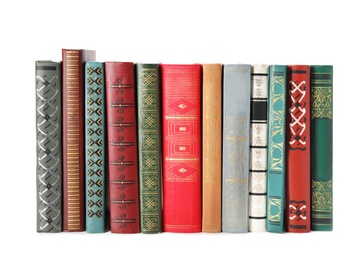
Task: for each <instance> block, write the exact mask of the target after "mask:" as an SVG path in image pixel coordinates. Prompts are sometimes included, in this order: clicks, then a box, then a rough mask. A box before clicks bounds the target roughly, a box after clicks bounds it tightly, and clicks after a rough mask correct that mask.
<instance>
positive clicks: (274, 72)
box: [266, 65, 287, 233]
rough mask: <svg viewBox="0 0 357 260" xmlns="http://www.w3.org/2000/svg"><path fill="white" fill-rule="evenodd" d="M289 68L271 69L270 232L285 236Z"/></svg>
mask: <svg viewBox="0 0 357 260" xmlns="http://www.w3.org/2000/svg"><path fill="white" fill-rule="evenodd" d="M286 81H287V66H286V65H271V66H270V68H269V95H268V115H269V118H268V165H267V169H268V177H267V178H268V180H267V227H266V228H267V231H268V232H275V233H282V232H284V224H285V222H284V217H285V216H284V211H285V133H286V129H285V127H286Z"/></svg>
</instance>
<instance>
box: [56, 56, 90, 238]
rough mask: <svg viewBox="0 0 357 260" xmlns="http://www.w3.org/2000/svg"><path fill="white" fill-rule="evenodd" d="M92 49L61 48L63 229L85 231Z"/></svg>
mask: <svg viewBox="0 0 357 260" xmlns="http://www.w3.org/2000/svg"><path fill="white" fill-rule="evenodd" d="M88 60H95V51H92V50H83V49H79V50H76V49H62V72H63V75H62V80H63V97H62V109H63V115H62V120H63V133H62V141H63V146H62V149H63V151H62V152H63V231H85V203H84V200H85V198H84V197H85V196H84V185H85V184H84V181H85V176H84V139H85V138H84V62H85V61H88Z"/></svg>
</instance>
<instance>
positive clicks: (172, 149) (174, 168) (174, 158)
mask: <svg viewBox="0 0 357 260" xmlns="http://www.w3.org/2000/svg"><path fill="white" fill-rule="evenodd" d="M160 68H161V75H162V79H161V80H162V99H163V102H162V131H163V135H162V146H163V230H164V231H165V232H182V233H185V232H186V233H189V232H201V231H202V211H201V195H202V194H201V179H202V173H201V76H202V71H201V70H202V68H201V65H199V64H179V65H176V64H161V65H160Z"/></svg>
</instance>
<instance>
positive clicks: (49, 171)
mask: <svg viewBox="0 0 357 260" xmlns="http://www.w3.org/2000/svg"><path fill="white" fill-rule="evenodd" d="M61 71H62V70H61V63H60V62H52V61H36V62H35V74H36V134H37V135H36V143H37V145H36V158H37V160H36V199H37V232H48V233H55V232H61V231H62V136H61V134H62V118H61V117H62V109H61V107H62V106H61V92H62V72H61Z"/></svg>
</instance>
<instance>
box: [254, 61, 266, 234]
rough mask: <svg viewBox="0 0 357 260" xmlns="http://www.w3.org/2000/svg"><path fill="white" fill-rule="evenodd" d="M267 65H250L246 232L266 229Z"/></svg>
mask: <svg viewBox="0 0 357 260" xmlns="http://www.w3.org/2000/svg"><path fill="white" fill-rule="evenodd" d="M268 81H269V65H264V64H260V65H253V66H252V83H251V85H252V90H251V111H250V164H249V165H250V170H249V180H250V181H249V231H250V232H264V231H266V194H267V193H266V181H267V156H268V155H267V134H268V125H267V120H268V113H267V105H268Z"/></svg>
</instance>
